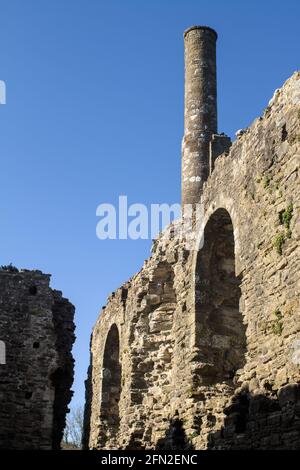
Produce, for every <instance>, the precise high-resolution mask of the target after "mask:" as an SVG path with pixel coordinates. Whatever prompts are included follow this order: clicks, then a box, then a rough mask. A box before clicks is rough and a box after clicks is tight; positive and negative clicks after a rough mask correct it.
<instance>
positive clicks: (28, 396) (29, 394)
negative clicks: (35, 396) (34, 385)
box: [25, 392, 32, 400]
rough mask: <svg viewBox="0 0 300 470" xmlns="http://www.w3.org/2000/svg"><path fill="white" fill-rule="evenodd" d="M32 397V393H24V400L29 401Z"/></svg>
mask: <svg viewBox="0 0 300 470" xmlns="http://www.w3.org/2000/svg"><path fill="white" fill-rule="evenodd" d="M31 397H32V392H25V398H26V400H29V399H30V398H31Z"/></svg>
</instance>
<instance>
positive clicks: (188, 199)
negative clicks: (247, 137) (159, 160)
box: [182, 26, 230, 204]
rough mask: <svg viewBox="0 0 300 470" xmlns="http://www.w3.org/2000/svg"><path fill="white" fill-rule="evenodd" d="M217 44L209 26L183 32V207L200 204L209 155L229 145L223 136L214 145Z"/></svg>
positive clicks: (217, 153) (215, 132) (221, 150)
mask: <svg viewBox="0 0 300 470" xmlns="http://www.w3.org/2000/svg"><path fill="white" fill-rule="evenodd" d="M216 41H217V33H216V32H215V31H214V30H213V29H211V28H209V27H208V26H192V27H191V28H189V29H187V30H186V31H185V32H184V58H185V93H184V101H185V105H184V137H183V141H182V204H194V203H197V202H199V198H200V195H201V193H202V188H203V184H204V182H205V181H206V180H207V178H208V175H209V173H210V166H211V164H212V163H213V162H211V163H210V152H211V151H212V152H213V155H212V158H213V159H214V158H216V156H218V155H220V154H221V153H223V151H224V150H226V149H227V148H228V147H229V145H230V139H229V138H228V137H226V136H225V135H221V136H218V137H219V138H218V148H217V145H216V140H217V139H216V138H217V132H218V123H217V71H216ZM213 136H214V137H213ZM211 145H213V146H214V149H212V148H211Z"/></svg>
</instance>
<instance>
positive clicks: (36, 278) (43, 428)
mask: <svg viewBox="0 0 300 470" xmlns="http://www.w3.org/2000/svg"><path fill="white" fill-rule="evenodd" d="M49 281H50V276H49V275H46V274H43V273H41V272H40V271H27V270H26V271H25V270H24V271H19V272H18V271H16V272H11V271H9V270H8V271H7V270H3V269H1V270H0V339H1V340H2V341H4V342H5V345H6V364H0V402H1V407H0V449H59V448H60V442H61V439H62V433H63V429H64V425H65V415H66V413H67V411H68V404H69V402H70V400H71V397H72V392H71V386H72V383H73V363H74V361H73V358H72V354H71V349H72V344H73V342H74V339H75V336H74V328H75V327H74V323H73V318H74V307H73V305H71V304H70V303H69V302H68V300H66V299H64V298H63V297H62V294H61V292H59V291H56V290H52V289H51V288H50V287H49Z"/></svg>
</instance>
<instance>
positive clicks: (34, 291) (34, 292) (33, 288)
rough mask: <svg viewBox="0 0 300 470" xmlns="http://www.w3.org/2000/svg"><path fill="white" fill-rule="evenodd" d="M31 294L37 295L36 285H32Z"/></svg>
mask: <svg viewBox="0 0 300 470" xmlns="http://www.w3.org/2000/svg"><path fill="white" fill-rule="evenodd" d="M29 294H30V295H36V294H37V287H36V286H30V287H29Z"/></svg>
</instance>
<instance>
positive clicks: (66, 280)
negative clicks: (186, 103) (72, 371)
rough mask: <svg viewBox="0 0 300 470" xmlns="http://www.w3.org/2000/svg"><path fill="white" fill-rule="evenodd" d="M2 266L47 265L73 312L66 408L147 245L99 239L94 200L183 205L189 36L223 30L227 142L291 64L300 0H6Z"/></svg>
mask: <svg viewBox="0 0 300 470" xmlns="http://www.w3.org/2000/svg"><path fill="white" fill-rule="evenodd" d="M0 18H1V23H0V48H1V53H0V79H1V80H5V82H6V85H7V104H6V105H5V106H0V162H1V185H0V192H1V197H0V217H1V231H0V243H1V245H0V246H1V256H0V264H7V263H10V262H12V263H13V264H15V265H16V266H18V267H19V268H29V269H31V268H32V269H41V270H42V271H44V272H46V273H51V274H52V286H53V287H55V288H58V289H60V290H62V291H63V293H64V295H65V296H66V297H68V298H69V299H70V300H71V302H72V303H73V304H74V305H75V306H76V324H77V333H76V334H77V342H76V345H75V348H74V353H75V358H76V380H75V384H74V390H75V392H76V393H75V398H74V402H73V403H74V404H77V403H83V401H84V383H83V382H84V379H85V377H86V369H87V366H88V360H89V349H88V348H89V336H90V333H91V329H92V326H93V324H94V323H95V321H96V318H97V316H98V312H99V309H100V308H101V306H102V305H104V304H105V303H106V298H107V296H108V294H109V293H110V292H111V291H113V290H114V289H116V288H117V287H118V286H119V285H121V284H122V283H123V282H124V281H126V279H127V278H129V277H130V276H131V275H132V274H133V273H135V272H136V271H137V270H139V268H140V267H141V265H142V263H143V261H144V259H145V258H147V257H148V255H149V248H150V242H148V241H126V240H122V241H100V240H98V239H97V238H96V235H95V227H96V223H97V218H96V215H95V211H96V207H97V205H98V204H100V203H102V202H110V203H115V202H117V199H118V196H119V195H120V194H125V195H128V198H129V203H133V202H140V203H145V204H150V203H160V202H169V203H174V202H179V200H180V158H181V156H180V146H181V138H182V133H183V85H184V84H183V36H182V33H183V31H184V29H186V28H187V27H189V26H191V25H193V24H207V25H209V26H211V27H213V28H215V29H216V30H217V31H218V33H219V40H218V94H219V99H218V103H219V131H224V132H226V133H228V134H229V135H231V136H233V135H234V133H235V131H236V130H237V129H239V128H242V127H246V126H248V125H249V124H250V123H251V122H252V121H253V120H254V118H255V117H257V116H258V115H260V114H261V113H262V110H263V108H264V107H265V106H266V105H267V103H268V101H269V99H270V98H271V96H272V94H273V91H274V90H275V88H278V87H280V86H281V85H282V83H283V82H284V81H285V80H286V79H287V78H288V77H289V76H290V75H291V74H292V73H293V71H294V70H296V69H298V68H299V63H300V56H299V44H300V28H299V18H300V2H299V1H298V0H297V1H296V0H295V1H292V0H286V1H285V2H282V1H276V0H273V1H254V0H252V1H251V2H241V1H233V0H232V1H230V0H228V1H224V0H219V1H218V0H205V1H204V0H181V1H176V0H173V1H171V0H170V1H167V0H159V1H158V0H157V1H155V0H151V2H150V1H149V2H146V1H144V0H140V1H134V0H128V1H126V0H122V1H121V0H120V1H116V0H109V1H108V0H107V1H103V0H89V1H87V0H26V1H25V0H0Z"/></svg>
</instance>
